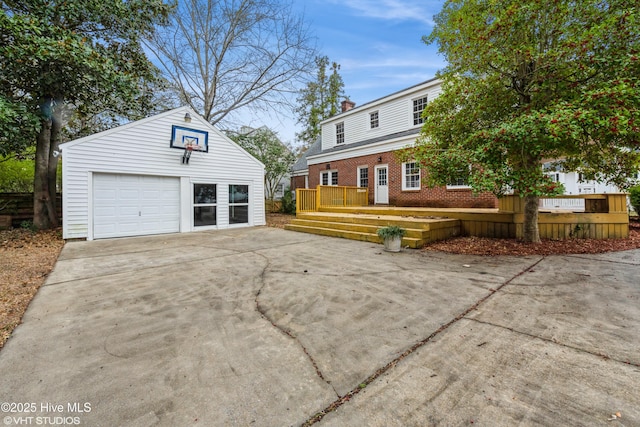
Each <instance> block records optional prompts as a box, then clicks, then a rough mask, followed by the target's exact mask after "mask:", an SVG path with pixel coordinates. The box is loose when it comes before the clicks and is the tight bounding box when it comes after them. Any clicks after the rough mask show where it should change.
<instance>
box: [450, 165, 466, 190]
mask: <svg viewBox="0 0 640 427" xmlns="http://www.w3.org/2000/svg"><path fill="white" fill-rule="evenodd" d="M469 171H471V166H469ZM470 188H471V186H470V185H469V184H464V185H458V184H447V190H468V189H470Z"/></svg>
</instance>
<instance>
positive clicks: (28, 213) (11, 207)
mask: <svg viewBox="0 0 640 427" xmlns="http://www.w3.org/2000/svg"><path fill="white" fill-rule="evenodd" d="M56 210H57V211H58V218H62V195H61V194H60V193H58V195H57V197H56ZM0 216H2V217H6V216H9V217H10V219H5V221H8V222H9V221H10V223H11V225H12V226H13V227H20V224H22V222H23V221H33V193H0Z"/></svg>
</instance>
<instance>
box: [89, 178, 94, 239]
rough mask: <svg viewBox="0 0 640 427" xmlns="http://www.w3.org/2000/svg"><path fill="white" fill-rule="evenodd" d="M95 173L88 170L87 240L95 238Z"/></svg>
mask: <svg viewBox="0 0 640 427" xmlns="http://www.w3.org/2000/svg"><path fill="white" fill-rule="evenodd" d="M93 174H94V172H91V171H89V172H87V212H88V214H89V218H87V240H93V214H94V212H93V194H94V191H93Z"/></svg>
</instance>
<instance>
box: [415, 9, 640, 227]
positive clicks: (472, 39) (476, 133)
mask: <svg viewBox="0 0 640 427" xmlns="http://www.w3.org/2000/svg"><path fill="white" fill-rule="evenodd" d="M639 13H640V9H637V8H634V7H632V6H631V3H630V2H628V1H624V0H609V1H603V2H568V1H557V2H547V1H542V0H527V1H521V0H518V1H515V0H505V1H491V0H467V1H459V0H449V1H447V2H446V3H445V5H444V7H443V9H442V11H441V12H440V13H439V14H438V15H437V16H436V18H435V21H436V26H435V28H434V30H433V32H432V33H431V35H430V36H428V37H425V38H424V41H425V42H426V43H432V42H438V44H439V47H440V52H441V53H442V54H443V55H444V56H445V59H446V60H447V63H448V65H447V67H446V68H445V69H444V70H443V71H442V72H441V73H439V77H440V78H441V79H442V81H443V86H442V89H443V91H442V93H441V95H440V96H438V97H437V98H436V99H434V100H433V101H431V102H430V103H429V104H428V105H427V107H426V109H425V111H424V113H423V116H424V118H425V122H424V126H423V129H422V133H421V136H420V138H419V140H418V142H417V144H416V147H415V149H414V150H410V151H408V152H406V153H404V157H406V158H409V157H413V158H415V159H416V160H417V161H418V162H419V163H420V165H421V167H422V168H423V170H425V171H426V175H427V181H428V183H429V184H431V185H444V184H446V183H447V182H448V181H450V180H451V179H452V178H455V177H456V176H458V175H459V174H460V173H461V171H465V172H466V171H468V175H469V176H468V182H469V185H470V186H471V187H472V188H473V189H474V190H475V191H490V192H493V193H494V194H496V195H501V194H503V193H505V192H507V191H511V190H513V191H515V192H516V193H517V194H520V195H521V196H523V197H529V198H531V197H533V198H535V197H539V196H542V195H554V194H558V193H559V192H561V191H562V189H561V188H559V187H558V186H556V185H555V184H554V183H553V182H551V181H550V179H549V177H547V176H546V175H545V174H544V173H543V171H542V167H541V166H542V162H543V161H547V160H548V159H558V160H562V161H563V168H564V169H565V170H580V171H581V172H582V173H583V174H584V176H585V178H586V179H598V180H602V181H605V182H607V183H611V184H615V185H617V186H618V187H619V188H622V189H624V188H626V187H628V185H629V180H628V177H629V176H630V175H632V174H633V173H634V172H635V171H637V170H638V167H639V166H640V86H639V84H640V81H639V79H640V61H639V57H640V37H638V34H640V21H639V18H640V16H639ZM530 219H531V217H529V216H528V217H527V218H525V222H527V221H528V220H530Z"/></svg>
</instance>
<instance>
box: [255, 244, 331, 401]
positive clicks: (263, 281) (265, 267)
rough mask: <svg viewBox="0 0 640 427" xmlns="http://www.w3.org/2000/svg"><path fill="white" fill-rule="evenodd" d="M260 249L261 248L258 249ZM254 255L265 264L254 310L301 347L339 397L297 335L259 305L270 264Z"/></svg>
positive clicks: (264, 257)
mask: <svg viewBox="0 0 640 427" xmlns="http://www.w3.org/2000/svg"><path fill="white" fill-rule="evenodd" d="M260 250H262V249H260ZM253 253H254V254H255V255H258V256H260V257H262V258H263V259H264V260H265V261H266V262H267V264H266V265H265V266H264V268H263V269H262V272H261V273H260V288H259V289H258V292H257V293H256V296H255V304H256V311H257V312H258V313H260V316H262V318H263V319H265V320H266V321H267V322H269V323H271V326H273V327H274V328H276V329H277V330H278V331H280V332H281V333H282V334H284V335H286V336H287V337H289V338H291V339H292V340H294V341H295V343H296V344H298V346H299V347H300V348H301V349H302V351H303V352H304V354H305V355H306V356H307V358H308V359H309V362H311V365H312V366H313V369H314V370H315V371H316V375H317V376H318V378H320V379H321V380H322V381H323V382H325V383H326V384H327V385H328V386H329V387H331V389H332V390H333V392H334V393H335V394H336V396H338V397H340V394H339V393H338V391H337V390H336V389H335V387H334V386H333V384H331V382H330V381H328V380H327V379H326V378H325V377H324V375H323V374H322V371H321V370H320V368H319V367H318V364H317V363H316V361H315V359H314V358H313V356H312V355H311V353H309V350H307V348H306V347H305V346H304V345H302V343H301V342H300V340H299V339H298V337H296V336H295V335H294V334H293V333H292V332H291V331H289V330H286V329H285V328H283V327H281V326H280V325H278V324H277V323H276V322H275V321H274V320H273V319H271V318H270V317H269V316H268V315H267V312H266V310H265V309H264V308H262V306H261V305H260V294H262V290H263V289H264V287H265V285H266V280H265V276H266V274H267V271H268V270H269V267H270V266H271V260H270V259H269V258H268V257H267V256H266V255H263V254H259V253H257V252H253Z"/></svg>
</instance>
